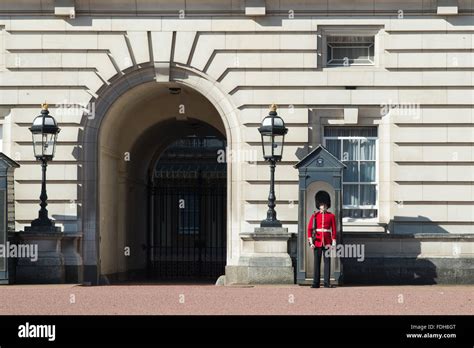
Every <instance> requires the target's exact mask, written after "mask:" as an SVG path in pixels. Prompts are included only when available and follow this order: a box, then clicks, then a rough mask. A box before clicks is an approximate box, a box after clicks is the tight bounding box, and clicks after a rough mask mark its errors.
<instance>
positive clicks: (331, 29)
mask: <svg viewBox="0 0 474 348" xmlns="http://www.w3.org/2000/svg"><path fill="white" fill-rule="evenodd" d="M382 30H383V26H368V27H367V26H364V27H361V26H352V27H348V26H344V27H342V26H326V27H323V28H322V29H321V46H322V48H321V53H322V62H321V63H322V68H326V69H331V70H333V69H378V68H379V65H380V59H381V57H380V52H383V45H382V43H383V40H381V39H380V34H381V32H382ZM330 36H373V37H374V62H373V64H350V65H348V66H344V65H342V64H328V51H327V47H328V43H327V38H328V37H330Z"/></svg>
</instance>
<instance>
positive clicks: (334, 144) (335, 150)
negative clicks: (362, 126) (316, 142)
mask: <svg viewBox="0 0 474 348" xmlns="http://www.w3.org/2000/svg"><path fill="white" fill-rule="evenodd" d="M326 148H327V149H328V151H329V152H330V153H332V154H333V155H334V156H335V157H337V158H338V159H341V141H340V140H335V139H327V140H326Z"/></svg>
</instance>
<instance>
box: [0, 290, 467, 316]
mask: <svg viewBox="0 0 474 348" xmlns="http://www.w3.org/2000/svg"><path fill="white" fill-rule="evenodd" d="M322 303H324V305H321V304H322ZM323 308H324V309H323ZM0 314H13V315H15V314H24V315H50V314H59V315H62V314H79V315H82V314H152V315H156V314H203V315H207V314H236V315H244V314H263V315H265V314H281V315H286V314H289V315H292V314H349V315H350V314H395V315H399V314H419V315H421V314H439V315H445V314H470V315H472V314H474V286H469V285H466V286H461V285H459V286H454V285H453V286H442V285H427V286H354V287H339V288H331V289H325V288H320V289H311V288H309V287H307V286H297V285H288V286H283V285H282V286H276V285H262V286H255V287H248V286H240V287H239V286H233V287H222V286H214V285H108V286H95V287H85V286H80V285H5V286H0Z"/></svg>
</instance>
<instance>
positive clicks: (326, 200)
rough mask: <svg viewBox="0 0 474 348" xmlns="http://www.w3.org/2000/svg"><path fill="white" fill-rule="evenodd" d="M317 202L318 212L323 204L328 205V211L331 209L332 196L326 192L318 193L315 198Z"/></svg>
mask: <svg viewBox="0 0 474 348" xmlns="http://www.w3.org/2000/svg"><path fill="white" fill-rule="evenodd" d="M315 200H316V210H318V209H319V206H320V205H321V204H326V205H327V206H328V209H329V208H331V196H329V193H327V192H326V191H318V193H316V196H315Z"/></svg>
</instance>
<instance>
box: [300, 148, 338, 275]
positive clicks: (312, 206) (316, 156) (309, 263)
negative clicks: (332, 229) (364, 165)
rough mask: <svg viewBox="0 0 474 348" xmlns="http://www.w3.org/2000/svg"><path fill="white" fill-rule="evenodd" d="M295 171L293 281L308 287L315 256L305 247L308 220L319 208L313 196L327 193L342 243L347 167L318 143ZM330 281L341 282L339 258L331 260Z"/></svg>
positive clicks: (306, 245) (308, 247) (307, 246)
mask: <svg viewBox="0 0 474 348" xmlns="http://www.w3.org/2000/svg"><path fill="white" fill-rule="evenodd" d="M295 168H297V169H298V171H299V195H298V202H299V204H298V239H297V269H296V282H297V284H311V283H312V279H313V274H314V269H313V268H314V256H313V251H312V250H311V247H310V246H309V245H308V238H307V226H308V221H309V218H310V217H311V214H313V212H314V211H315V210H317V209H318V208H317V207H316V203H315V198H316V194H318V192H321V191H325V192H327V193H328V194H329V197H330V198H331V208H330V209H329V211H330V212H332V213H333V214H335V215H336V225H337V244H342V242H343V238H342V237H343V236H342V197H343V196H342V171H343V170H344V168H346V165H345V164H344V163H342V162H341V161H339V159H337V158H336V157H334V156H333V155H332V154H331V153H330V152H329V151H328V150H326V148H325V147H324V146H322V145H321V144H319V145H318V146H317V147H316V148H315V149H314V150H313V151H311V152H310V153H309V154H308V155H306V157H304V158H303V159H302V160H301V161H300V162H298V163H297V164H296V165H295ZM321 264H322V265H323V264H324V262H321ZM321 275H323V272H321ZM331 281H333V282H334V281H335V282H337V283H338V284H341V283H342V264H341V260H340V259H339V258H338V257H333V258H332V259H331Z"/></svg>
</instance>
